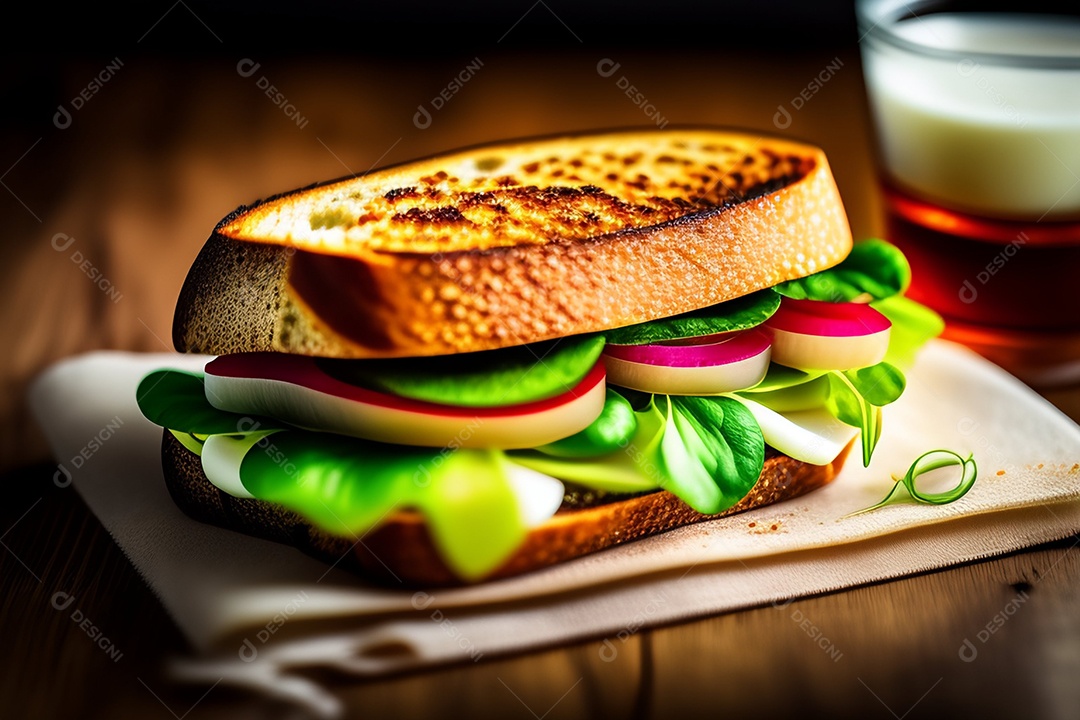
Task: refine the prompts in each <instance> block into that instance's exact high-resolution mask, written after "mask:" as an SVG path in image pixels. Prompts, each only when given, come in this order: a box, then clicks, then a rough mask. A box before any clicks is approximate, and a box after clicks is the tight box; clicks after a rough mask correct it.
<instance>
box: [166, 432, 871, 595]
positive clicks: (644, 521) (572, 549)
mask: <svg viewBox="0 0 1080 720" xmlns="http://www.w3.org/2000/svg"><path fill="white" fill-rule="evenodd" d="M853 442H854V441H853ZM850 449H851V444H849V445H848V447H847V448H845V449H844V451H843V452H841V453H840V455H839V456H838V457H837V458H836V459H835V460H833V461H832V462H831V463H830V464H828V465H810V464H809V463H805V462H801V461H799V460H795V459H793V458H791V457H789V456H787V455H784V454H783V453H780V452H778V451H776V450H774V449H773V448H768V447H767V448H766V458H765V467H764V468H763V469H762V471H761V477H760V478H758V481H757V484H756V485H755V486H754V487H753V489H751V491H750V493H749V494H748V495H747V496H746V497H744V498H743V499H742V500H741V501H740V502H739V503H738V504H736V505H735V506H734V507H732V508H730V509H728V510H726V511H724V512H722V513H720V514H719V515H702V514H700V513H698V512H695V511H694V510H692V509H691V508H690V507H688V506H687V505H686V504H685V503H683V502H682V501H681V500H679V499H678V498H677V497H675V496H674V495H672V494H671V493H669V492H668V491H666V490H657V491H655V492H652V493H647V494H644V495H638V496H634V497H630V498H628V499H623V500H616V501H613V502H608V503H603V504H600V505H595V506H593V507H585V508H581V509H575V508H567V507H565V506H564V507H563V508H562V509H560V510H559V512H558V513H556V515H555V516H554V517H553V518H551V519H550V520H548V521H547V522H545V523H544V524H543V525H540V526H539V527H536V528H533V529H532V530H531V531H530V532H529V534H528V536H526V538H525V541H524V542H523V543H522V545H521V547H519V548H518V549H517V551H515V553H514V554H513V555H512V556H511V557H510V558H509V559H508V560H507V561H506V562H505V563H504V564H503V565H502V566H501V567H499V568H498V569H497V570H496V571H495V572H493V573H492V574H491V575H489V576H488V577H487V578H484V579H485V580H492V579H495V578H505V577H512V576H514V575H520V574H523V573H527V572H532V571H533V570H538V569H540V568H543V567H547V566H549V565H554V564H556V563H560V562H565V561H567V560H572V559H574V558H577V557H581V556H583V555H587V554H589V553H593V552H596V551H598V550H603V549H606V548H609V547H614V546H615V545H620V544H622V543H625V542H630V541H632V540H637V539H640V538H644V537H648V536H650V535H656V534H658V533H662V532H666V531H668V530H671V529H673V528H677V527H681V526H683V525H690V524H692V523H697V522H701V521H703V520H709V519H712V518H717V517H724V516H726V515H731V514H734V513H738V512H743V511H745V510H751V509H753V508H757V507H762V506H765V505H770V504H772V503H777V502H780V501H782V500H789V499H791V498H795V497H798V496H800V495H803V494H805V493H808V492H810V491H811V490H815V489H817V488H819V487H821V486H823V485H825V484H827V483H829V482H831V481H832V479H833V478H834V477H836V474H837V473H838V472H839V471H840V468H841V466H842V465H843V463H844V460H845V458H846V457H847V454H848V451H849V450H850ZM161 454H162V461H163V462H162V466H163V469H164V473H165V484H166V486H167V487H168V488H169V493H170V494H171V495H172V497H173V500H174V501H175V502H176V504H177V505H178V506H179V507H180V509H181V510H183V511H184V512H185V513H187V514H188V515H189V516H191V517H192V518H194V519H196V520H200V521H202V522H206V523H210V524H213V525H218V526H220V527H224V528H228V529H230V530H236V531H238V532H243V533H247V534H249V535H254V536H256V537H261V538H265V539H268V540H275V541H277V542H282V543H286V544H289V545H293V546H295V547H297V548H299V549H300V550H302V551H304V552H306V553H308V554H310V555H313V556H315V557H318V558H320V559H322V560H325V561H326V562H328V563H332V564H333V565H334V566H335V567H339V568H343V569H348V570H352V571H354V572H358V573H360V574H361V575H363V576H364V577H367V578H369V579H372V580H377V581H381V582H386V583H391V582H393V584H395V585H396V584H397V583H399V582H401V583H405V584H407V585H409V586H413V587H435V586H447V585H460V584H462V581H461V579H460V578H458V577H456V576H455V575H454V574H453V572H452V571H451V570H450V569H449V568H447V566H446V565H445V564H444V563H443V561H442V559H441V558H440V557H439V554H438V552H437V551H436V549H435V546H434V544H433V543H432V541H431V536H430V534H429V533H428V530H427V526H426V525H425V523H424V520H423V517H422V516H420V515H419V514H417V513H414V512H399V513H396V514H394V515H393V516H391V517H390V518H388V519H387V520H386V521H385V522H384V523H383V524H382V525H381V526H379V527H378V528H377V529H375V530H373V531H372V532H370V533H368V534H367V535H365V536H364V539H363V540H364V541H363V542H362V543H361V542H358V541H356V540H355V539H354V538H347V537H340V536H335V535H330V534H329V533H326V532H323V531H321V530H319V529H317V528H315V527H313V526H312V525H311V524H310V523H308V522H307V521H306V520H304V519H303V518H301V517H300V516H299V515H297V514H295V513H293V512H291V511H289V510H286V509H284V508H282V507H280V506H278V505H274V504H271V503H268V502H264V501H262V500H252V499H242V498H236V497H233V496H232V495H229V494H227V493H225V492H224V491H222V490H219V489H218V488H217V487H215V486H214V485H213V484H211V482H210V481H209V480H208V479H207V478H206V475H205V474H204V473H203V470H202V462H201V460H200V458H199V456H198V455H196V454H195V453H193V452H191V451H190V450H188V449H187V448H185V447H184V446H183V445H181V444H180V441H178V440H177V439H176V438H175V437H174V436H173V434H172V433H171V432H169V431H168V430H165V431H164V438H163V440H162V448H161Z"/></svg>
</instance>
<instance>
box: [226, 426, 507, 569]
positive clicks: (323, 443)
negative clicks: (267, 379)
mask: <svg viewBox="0 0 1080 720" xmlns="http://www.w3.org/2000/svg"><path fill="white" fill-rule="evenodd" d="M266 441H267V442H266V443H261V444H259V445H256V446H255V447H253V448H252V449H251V450H249V451H248V453H247V454H246V455H245V456H244V459H243V461H242V462H241V464H240V480H241V482H242V483H243V484H244V487H245V488H247V490H248V491H249V492H250V493H251V494H252V495H254V496H255V497H257V498H259V499H262V500H267V501H269V502H274V503H278V504H280V505H282V506H284V507H286V508H288V509H290V510H292V511H294V512H296V513H298V514H300V515H301V516H303V517H305V518H307V519H308V520H309V521H311V522H312V523H314V524H316V525H317V526H319V527H320V528H323V529H325V530H327V531H329V532H332V533H334V534H337V535H341V536H344V537H352V538H355V539H357V540H359V538H360V537H362V536H363V535H364V534H365V533H367V532H368V531H370V530H372V529H374V528H375V527H377V526H378V525H379V524H380V523H381V522H382V521H384V520H385V519H386V518H388V517H389V516H390V515H391V514H392V513H393V512H394V511H396V510H402V509H405V508H416V509H418V510H419V511H420V512H421V513H422V514H423V515H424V517H425V519H426V520H427V522H428V525H429V527H430V528H431V532H432V538H433V540H434V542H435V546H436V547H437V548H438V550H439V553H440V555H441V556H442V558H443V559H444V560H445V562H446V563H447V565H448V566H449V567H450V568H451V569H452V570H453V571H454V572H455V573H457V574H458V575H459V576H460V577H462V578H464V579H467V580H470V579H476V578H479V577H483V576H484V575H486V574H487V573H488V572H490V571H492V570H494V569H495V568H496V567H498V565H499V564H500V563H502V562H503V561H504V560H505V559H506V558H507V557H508V556H509V555H510V554H511V553H512V552H513V551H514V549H515V548H517V547H518V546H519V545H520V543H521V541H522V540H523V539H524V538H525V535H526V534H527V528H526V527H525V525H524V523H523V521H522V518H521V514H520V510H519V508H518V505H517V500H516V497H515V494H514V492H513V489H512V487H511V485H510V482H509V480H508V475H507V465H506V460H505V459H504V458H503V456H502V454H501V453H499V452H498V451H494V450H491V451H488V450H456V451H452V452H447V451H436V450H430V449H423V448H413V447H408V446H402V445H388V444H384V443H377V442H369V441H366V440H359V439H356V438H347V437H344V436H341V435H333V434H330V433H317V432H308V431H302V430H297V431H286V432H279V433H275V434H273V435H271V436H269V437H268V438H266Z"/></svg>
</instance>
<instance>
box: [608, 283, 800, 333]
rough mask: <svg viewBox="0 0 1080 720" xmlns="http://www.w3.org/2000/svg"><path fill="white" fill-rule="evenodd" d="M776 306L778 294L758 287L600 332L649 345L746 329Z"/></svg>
mask: <svg viewBox="0 0 1080 720" xmlns="http://www.w3.org/2000/svg"><path fill="white" fill-rule="evenodd" d="M778 307H780V298H779V297H777V295H776V293H774V292H772V291H771V290H762V291H760V292H756V293H752V294H750V295H746V296H744V297H741V298H738V299H737V300H729V301H727V302H725V303H720V304H719V305H712V306H710V307H707V308H703V309H701V310H694V311H692V312H688V313H683V314H682V315H676V316H674V317H669V318H664V319H662V320H653V321H651V322H646V323H641V324H639V325H630V326H628V327H622V328H617V329H615V330H608V331H606V332H605V333H604V336H605V337H606V338H607V341H608V342H609V343H613V344H616V345H649V344H652V343H658V342H664V341H667V340H679V339H681V338H690V337H699V336H701V335H712V334H714V333H722V332H731V331H734V330H746V329H748V328H752V327H757V326H758V325H760V324H762V323H763V322H765V321H766V320H768V319H769V318H770V317H772V314H773V313H775V312H776V309H777V308H778Z"/></svg>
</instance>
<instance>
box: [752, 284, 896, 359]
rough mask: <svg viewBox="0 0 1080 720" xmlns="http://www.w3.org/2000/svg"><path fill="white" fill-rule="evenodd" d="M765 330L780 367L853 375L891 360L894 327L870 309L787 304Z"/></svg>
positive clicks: (786, 300)
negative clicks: (888, 356)
mask: <svg viewBox="0 0 1080 720" xmlns="http://www.w3.org/2000/svg"><path fill="white" fill-rule="evenodd" d="M763 327H764V328H765V330H766V331H767V332H768V333H769V334H770V335H771V336H772V344H773V351H772V359H773V362H775V363H779V364H781V365H787V366H788V367H793V368H798V369H800V370H851V369H853V368H861V367H867V366H869V365H876V364H877V363H879V362H881V361H882V360H884V359H885V351H886V350H888V349H889V331H890V328H891V327H892V323H890V322H889V319H888V318H886V317H885V316H884V315H882V314H881V313H879V312H878V311H877V310H875V309H874V308H872V307H870V306H869V305H866V304H864V303H850V302H847V303H830V302H822V301H820V300H793V299H791V298H784V300H783V302H782V303H781V304H780V309H779V310H777V311H776V312H775V313H774V314H773V316H772V317H770V318H769V319H768V320H766V321H765V324H764V326H763Z"/></svg>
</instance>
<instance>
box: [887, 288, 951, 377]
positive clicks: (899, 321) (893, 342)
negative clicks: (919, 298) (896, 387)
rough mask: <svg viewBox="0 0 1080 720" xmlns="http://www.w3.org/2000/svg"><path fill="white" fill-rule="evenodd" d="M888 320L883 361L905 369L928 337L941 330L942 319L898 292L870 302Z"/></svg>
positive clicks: (911, 362) (943, 325) (911, 363)
mask: <svg viewBox="0 0 1080 720" xmlns="http://www.w3.org/2000/svg"><path fill="white" fill-rule="evenodd" d="M870 306H871V307H873V308H876V309H877V311H878V312H880V313H881V314H882V315H884V316H885V317H887V318H889V321H890V322H892V330H891V331H890V332H889V349H888V351H887V352H886V354H885V360H886V362H889V363H891V364H893V365H897V366H899V367H902V368H905V369H908V368H911V367H912V366H913V365H914V364H915V356H916V355H917V354H918V352H919V350H920V349H921V348H922V346H923V345H925V344H926V343H927V342H929V341H930V340H931V339H932V338H935V337H937V336H938V335H940V334H941V331H942V330H944V329H945V321H944V320H942V319H941V316H940V315H938V314H937V313H936V312H934V311H933V310H931V309H930V308H928V307H926V306H925V305H921V304H919V303H917V302H915V301H914V300H911V299H909V298H906V297H904V296H902V295H895V296H893V297H890V298H885V299H884V300H878V301H876V302H872V303H870Z"/></svg>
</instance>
